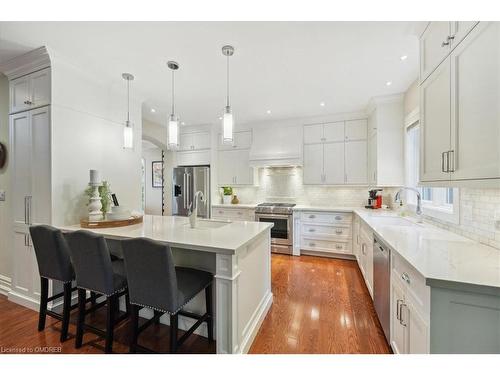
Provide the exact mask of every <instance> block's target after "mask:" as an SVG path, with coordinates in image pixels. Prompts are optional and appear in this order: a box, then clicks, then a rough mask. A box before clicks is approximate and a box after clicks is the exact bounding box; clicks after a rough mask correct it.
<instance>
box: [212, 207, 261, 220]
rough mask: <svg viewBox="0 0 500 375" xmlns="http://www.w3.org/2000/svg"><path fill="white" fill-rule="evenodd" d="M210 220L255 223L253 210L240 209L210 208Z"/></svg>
mask: <svg viewBox="0 0 500 375" xmlns="http://www.w3.org/2000/svg"><path fill="white" fill-rule="evenodd" d="M212 219H215V220H229V221H255V210H254V209H253V208H241V207H231V206H229V207H225V206H224V207H221V206H216V207H212Z"/></svg>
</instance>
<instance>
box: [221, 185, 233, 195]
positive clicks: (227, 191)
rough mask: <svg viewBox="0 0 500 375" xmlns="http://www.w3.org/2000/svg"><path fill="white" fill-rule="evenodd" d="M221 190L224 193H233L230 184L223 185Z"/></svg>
mask: <svg viewBox="0 0 500 375" xmlns="http://www.w3.org/2000/svg"><path fill="white" fill-rule="evenodd" d="M222 190H223V194H224V195H233V188H232V187H231V186H223V187H222Z"/></svg>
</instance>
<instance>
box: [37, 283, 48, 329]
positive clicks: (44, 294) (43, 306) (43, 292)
mask: <svg viewBox="0 0 500 375" xmlns="http://www.w3.org/2000/svg"><path fill="white" fill-rule="evenodd" d="M48 298H49V280H48V279H46V278H45V277H40V312H39V314H38V330H39V331H43V330H44V329H45V320H46V317H47V302H48Z"/></svg>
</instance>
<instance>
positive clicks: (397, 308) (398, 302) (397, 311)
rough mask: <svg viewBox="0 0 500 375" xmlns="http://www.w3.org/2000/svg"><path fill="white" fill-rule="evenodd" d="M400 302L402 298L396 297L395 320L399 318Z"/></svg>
mask: <svg viewBox="0 0 500 375" xmlns="http://www.w3.org/2000/svg"><path fill="white" fill-rule="evenodd" d="M401 302H403V300H402V299H398V300H397V301H396V319H397V320H400V318H399V304H400V303H401Z"/></svg>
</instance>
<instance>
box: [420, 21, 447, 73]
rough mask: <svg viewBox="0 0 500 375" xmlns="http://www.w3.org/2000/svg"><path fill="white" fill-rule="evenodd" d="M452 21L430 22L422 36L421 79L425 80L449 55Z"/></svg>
mask: <svg viewBox="0 0 500 375" xmlns="http://www.w3.org/2000/svg"><path fill="white" fill-rule="evenodd" d="M450 36H451V30H450V22H448V21H435V22H429V24H428V25H427V28H426V29H425V31H424V33H423V34H422V37H421V38H420V81H421V82H423V81H424V80H425V79H426V78H427V77H428V76H429V74H431V73H432V71H433V70H434V69H435V68H436V67H437V66H438V65H439V63H440V62H441V61H443V60H444V58H445V57H446V56H447V54H448V53H449V52H450V48H451V43H450V41H451V39H449V38H450Z"/></svg>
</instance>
